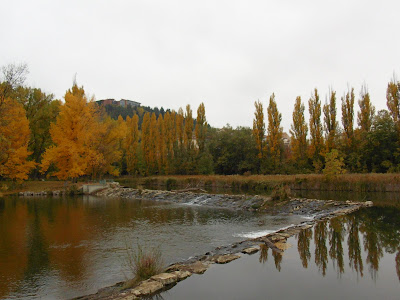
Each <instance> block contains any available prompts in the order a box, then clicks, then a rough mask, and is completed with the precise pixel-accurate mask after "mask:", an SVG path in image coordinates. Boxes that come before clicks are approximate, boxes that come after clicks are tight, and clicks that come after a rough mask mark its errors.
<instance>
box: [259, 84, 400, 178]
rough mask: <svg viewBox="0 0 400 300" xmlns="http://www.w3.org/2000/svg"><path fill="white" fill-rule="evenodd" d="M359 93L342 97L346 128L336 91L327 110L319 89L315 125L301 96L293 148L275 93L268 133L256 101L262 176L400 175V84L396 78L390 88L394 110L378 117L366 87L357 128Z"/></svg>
mask: <svg viewBox="0 0 400 300" xmlns="http://www.w3.org/2000/svg"><path fill="white" fill-rule="evenodd" d="M355 99H356V97H355V93H354V88H348V91H347V92H346V93H345V94H344V95H343V96H342V97H341V112H342V117H341V125H342V127H340V125H339V121H338V118H337V108H336V100H337V96H336V92H335V91H334V90H332V89H331V90H330V91H329V94H328V96H327V100H326V101H325V104H324V105H322V103H321V100H320V96H319V93H318V90H317V89H314V91H313V93H312V95H311V97H310V98H309V100H308V112H309V122H307V121H306V118H305V109H306V108H305V105H304V103H303V101H302V99H301V97H297V98H296V101H295V104H294V109H293V114H292V124H291V128H290V134H291V138H290V147H288V148H287V149H285V147H284V145H283V143H282V127H281V126H280V124H281V120H282V116H281V114H280V113H279V111H278V109H277V104H276V101H275V96H274V94H273V95H272V96H271V97H270V99H269V105H268V109H267V114H268V115H267V116H268V125H267V129H265V123H264V111H263V104H262V103H261V102H259V101H257V102H255V113H254V121H253V136H254V138H255V141H256V146H257V151H258V156H257V157H258V165H257V168H256V171H257V172H261V173H272V174H274V173H321V172H323V173H325V174H328V175H335V174H340V173H344V172H350V173H368V172H379V173H382V172H398V171H399V170H400V169H399V163H400V160H399V158H400V155H399V154H400V152H399V151H400V148H399V136H400V115H399V113H400V101H399V99H400V82H398V81H397V80H396V79H392V80H391V81H390V82H389V83H388V86H387V90H386V99H387V107H388V110H380V111H378V112H377V113H376V111H375V107H374V106H373V104H372V102H371V99H370V95H369V92H368V89H367V87H366V86H365V85H364V86H362V88H361V91H360V94H359V97H358V105H359V112H358V113H357V120H356V121H357V127H356V128H355V126H354V123H355V107H354V106H355Z"/></svg>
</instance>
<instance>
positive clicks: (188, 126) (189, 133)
mask: <svg viewBox="0 0 400 300" xmlns="http://www.w3.org/2000/svg"><path fill="white" fill-rule="evenodd" d="M192 137H193V116H192V109H191V108H190V105H189V104H188V105H186V112H185V131H184V136H183V141H184V144H185V149H186V151H188V152H189V151H190V150H192V149H193V140H192Z"/></svg>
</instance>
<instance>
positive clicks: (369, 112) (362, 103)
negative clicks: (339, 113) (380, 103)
mask: <svg viewBox="0 0 400 300" xmlns="http://www.w3.org/2000/svg"><path fill="white" fill-rule="evenodd" d="M358 105H359V107H360V111H359V112H358V113H357V122H358V126H359V127H360V130H361V132H362V133H367V132H369V131H370V130H371V126H372V121H373V119H374V115H375V107H374V106H373V105H372V103H371V100H370V96H369V92H368V89H367V86H366V85H363V86H362V87H361V92H360V100H358Z"/></svg>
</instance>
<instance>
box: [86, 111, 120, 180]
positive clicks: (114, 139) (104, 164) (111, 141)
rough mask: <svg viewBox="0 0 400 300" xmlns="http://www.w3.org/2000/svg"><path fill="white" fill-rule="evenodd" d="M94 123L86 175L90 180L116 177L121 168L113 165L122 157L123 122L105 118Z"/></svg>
mask: <svg viewBox="0 0 400 300" xmlns="http://www.w3.org/2000/svg"><path fill="white" fill-rule="evenodd" d="M95 117H97V116H96V115H95ZM96 123H97V124H96V125H97V126H96V129H95V131H94V132H95V134H94V135H92V136H90V138H91V139H92V140H91V141H90V144H89V145H90V148H91V151H89V152H88V154H89V155H88V158H87V160H88V174H89V175H91V176H92V178H101V177H102V175H104V174H110V175H113V176H118V175H119V174H120V168H121V167H120V166H119V167H118V166H117V165H114V163H117V162H120V160H121V157H122V149H123V148H122V147H123V144H124V143H125V141H124V140H125V136H126V131H127V129H126V124H125V121H124V120H123V119H122V117H121V118H119V120H117V121H115V120H113V119H111V117H109V116H107V117H104V119H103V120H101V119H97V120H96Z"/></svg>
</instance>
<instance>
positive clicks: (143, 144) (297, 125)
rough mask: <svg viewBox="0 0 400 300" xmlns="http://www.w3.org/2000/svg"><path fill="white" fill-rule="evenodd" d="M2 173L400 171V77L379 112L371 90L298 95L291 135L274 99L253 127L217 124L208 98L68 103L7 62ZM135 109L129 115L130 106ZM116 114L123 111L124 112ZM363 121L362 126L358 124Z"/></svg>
mask: <svg viewBox="0 0 400 300" xmlns="http://www.w3.org/2000/svg"><path fill="white" fill-rule="evenodd" d="M2 73H3V75H2V78H1V82H0V178H2V179H12V180H17V181H21V180H25V179H28V178H29V176H30V177H31V178H38V177H42V176H56V177H57V178H59V179H63V180H64V179H77V178H79V177H84V176H86V177H91V178H102V177H104V176H106V175H107V174H108V175H110V176H118V175H121V174H122V175H124V174H129V175H144V176H146V175H154V174H212V173H214V174H296V173H325V174H327V175H330V174H340V173H343V172H352V173H366V172H398V171H399V166H400V150H399V149H400V147H399V141H400V139H399V137H400V101H399V98H400V83H399V82H398V81H397V80H396V79H392V80H391V81H390V82H389V83H388V86H387V91H386V99H387V106H388V109H387V110H381V111H378V112H376V111H375V108H374V106H373V104H372V102H371V100H370V95H369V93H368V90H367V88H366V86H363V87H362V88H361V91H360V93H359V97H358V99H357V100H358V105H359V112H358V113H357V115H356V116H355V107H354V106H355V101H356V96H355V92H354V88H348V91H347V92H346V93H345V94H344V95H343V96H342V97H341V112H342V114H341V115H342V118H341V122H340V124H341V126H340V124H339V120H338V117H337V108H336V106H337V104H336V101H337V96H336V92H335V91H334V90H330V91H329V94H328V96H327V100H326V101H325V103H324V104H322V103H321V100H320V96H319V93H318V90H317V89H315V90H314V91H313V93H312V95H311V97H310V98H309V99H308V113H309V121H308V122H307V121H306V115H305V113H306V106H305V104H304V102H303V101H302V99H301V98H300V97H297V98H296V101H295V104H294V108H293V113H292V124H291V128H290V132H289V133H290V138H289V140H290V141H289V140H287V139H286V141H285V140H284V136H285V135H284V133H283V128H282V127H281V121H282V115H281V113H280V112H279V110H278V105H277V101H276V97H275V95H274V94H272V95H271V97H270V99H269V103H268V107H267V109H266V113H267V116H266V118H265V117H264V106H263V103H262V102H260V101H256V102H255V113H254V120H253V128H248V127H238V128H236V129H234V128H232V127H231V126H229V125H227V126H225V127H223V128H212V127H210V126H209V124H208V123H207V119H206V114H205V107H204V104H203V103H201V104H200V106H199V107H198V109H197V116H196V117H193V112H192V109H191V107H190V105H187V106H186V107H185V110H183V109H182V108H180V109H179V110H178V112H175V111H173V110H172V111H171V110H169V109H167V110H164V109H161V110H158V109H156V108H155V109H151V108H146V107H137V108H134V109H133V108H129V107H128V108H125V109H122V108H118V111H117V110H116V109H117V108H112V107H111V108H110V107H104V106H98V105H97V104H96V103H95V102H94V101H93V100H94V99H90V98H88V96H87V95H86V94H85V91H84V88H83V87H79V86H78V85H77V83H76V82H74V84H73V86H72V88H71V89H69V90H67V91H66V93H65V96H64V102H62V101H60V100H57V99H55V98H54V95H52V94H46V93H45V92H43V91H42V90H41V89H39V88H32V87H27V86H25V85H24V81H25V77H26V74H27V66H26V65H13V64H12V65H8V66H5V67H3V68H2ZM129 109H130V110H131V111H128V110H129ZM117 113H119V114H118V116H117ZM355 123H356V124H357V126H355Z"/></svg>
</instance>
